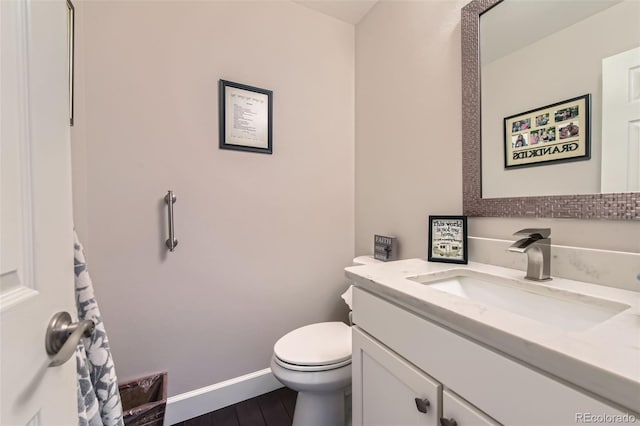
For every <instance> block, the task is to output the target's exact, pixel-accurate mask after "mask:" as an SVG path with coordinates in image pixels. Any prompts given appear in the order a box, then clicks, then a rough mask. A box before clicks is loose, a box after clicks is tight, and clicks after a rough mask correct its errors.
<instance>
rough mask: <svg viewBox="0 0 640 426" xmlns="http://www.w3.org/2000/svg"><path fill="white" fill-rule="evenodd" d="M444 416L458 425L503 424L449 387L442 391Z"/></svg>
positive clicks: (444, 424)
mask: <svg viewBox="0 0 640 426" xmlns="http://www.w3.org/2000/svg"><path fill="white" fill-rule="evenodd" d="M442 417H444V418H446V419H448V420H455V424H457V426H501V425H500V423H498V422H496V421H495V420H493V419H492V418H490V417H489V416H487V415H486V414H484V413H483V412H481V411H480V410H478V409H477V408H476V407H474V406H472V405H471V404H469V403H468V402H467V401H465V400H464V399H462V398H460V397H459V396H458V395H456V394H455V393H453V392H451V390H449V389H445V390H444V391H442ZM451 423H453V422H451ZM443 426H446V423H444V422H443Z"/></svg>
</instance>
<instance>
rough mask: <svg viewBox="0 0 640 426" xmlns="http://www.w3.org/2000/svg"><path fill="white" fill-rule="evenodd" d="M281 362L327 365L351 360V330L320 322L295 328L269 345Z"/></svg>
mask: <svg viewBox="0 0 640 426" xmlns="http://www.w3.org/2000/svg"><path fill="white" fill-rule="evenodd" d="M273 352H274V354H275V355H276V356H277V357H278V358H280V359H281V360H282V361H284V362H287V363H289V364H295V365H328V364H335V363H338V362H342V361H345V360H348V359H350V358H351V327H349V326H348V325H346V324H345V323H343V322H339V321H337V322H321V323H318V324H311V325H306V326H304V327H300V328H298V329H295V330H293V331H291V332H289V333H287V334H285V335H284V336H282V337H281V338H280V340H278V341H277V342H276V344H275V345H274V346H273Z"/></svg>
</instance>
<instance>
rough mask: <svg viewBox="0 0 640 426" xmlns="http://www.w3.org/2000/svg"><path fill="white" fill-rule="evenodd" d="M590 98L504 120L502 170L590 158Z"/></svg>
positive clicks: (550, 106) (561, 103)
mask: <svg viewBox="0 0 640 426" xmlns="http://www.w3.org/2000/svg"><path fill="white" fill-rule="evenodd" d="M590 101H591V95H590V94H586V95H583V96H578V97H577V98H573V99H568V100H566V101H562V102H558V103H555V104H551V105H547V106H545V107H542V108H538V109H534V110H531V111H527V112H523V113H520V114H516V115H512V116H510V117H506V118H505V119H504V167H505V169H508V168H515V167H530V166H541V165H546V164H549V163H558V162H567V161H578V160H588V159H590V158H591V134H590V122H589V119H590V115H591V106H590V104H591V102H590Z"/></svg>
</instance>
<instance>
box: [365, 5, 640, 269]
mask: <svg viewBox="0 0 640 426" xmlns="http://www.w3.org/2000/svg"><path fill="white" fill-rule="evenodd" d="M466 3H467V2H466V1H457V2H456V1H424V2H410V1H406V2H405V1H398V2H386V1H385V2H382V3H379V4H377V5H376V6H375V7H374V8H373V9H372V10H371V12H370V13H369V14H368V15H367V16H366V17H365V18H364V20H363V21H361V22H360V23H359V24H358V26H357V28H356V252H357V253H370V252H371V241H372V239H373V234H375V233H389V234H395V235H396V236H398V237H399V239H400V244H401V255H402V257H405V258H408V257H426V254H427V250H426V241H427V217H428V216H429V215H434V214H461V213H462V159H461V155H462V153H461V144H462V141H461V137H460V126H461V115H460V111H461V94H460V86H461V83H460V9H461V8H462V7H463V6H464V5H465V4H466ZM535 226H550V227H551V228H552V239H553V241H554V244H559V245H568V246H578V247H589V248H596V249H605V250H617V251H629V252H635V253H638V252H640V224H639V223H637V222H621V221H577V220H564V219H557V220H549V219H529V218H524V219H523V218H504V219H501V218H471V219H470V220H469V234H470V235H471V236H477V237H488V238H504V239H510V238H513V237H512V235H511V234H512V233H513V232H515V231H517V230H518V229H521V228H525V227H535ZM505 256H507V253H505ZM470 257H471V259H473V257H474V253H470ZM592 267H595V268H597V265H592Z"/></svg>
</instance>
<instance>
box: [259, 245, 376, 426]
mask: <svg viewBox="0 0 640 426" xmlns="http://www.w3.org/2000/svg"><path fill="white" fill-rule="evenodd" d="M374 262H378V261H377V260H374V259H373V258H372V257H369V256H360V257H357V258H355V259H354V260H353V264H354V265H364V264H367V263H374ZM343 297H344V296H343ZM347 299H350V296H348V297H347V298H345V301H347ZM347 303H348V304H349V307H351V305H350V301H348V302H347ZM271 371H272V373H273V375H274V376H275V377H276V378H277V379H278V380H279V381H280V382H281V383H282V384H283V385H285V386H286V387H288V388H289V389H292V390H294V391H297V392H298V399H297V400H296V408H295V412H294V415H293V426H343V425H344V424H345V420H346V417H345V392H346V391H347V390H348V389H350V387H351V327H350V326H348V325H347V324H345V323H343V322H339V321H337V322H321V323H317V324H310V325H306V326H304V327H300V328H297V329H295V330H293V331H291V332H289V333H287V334H285V335H284V336H283V337H281V338H280V339H279V340H278V341H277V342H276V344H275V345H274V346H273V356H272V357H271ZM350 411H351V410H350V409H349V410H348V412H350Z"/></svg>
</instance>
